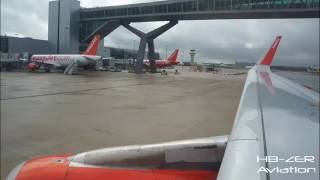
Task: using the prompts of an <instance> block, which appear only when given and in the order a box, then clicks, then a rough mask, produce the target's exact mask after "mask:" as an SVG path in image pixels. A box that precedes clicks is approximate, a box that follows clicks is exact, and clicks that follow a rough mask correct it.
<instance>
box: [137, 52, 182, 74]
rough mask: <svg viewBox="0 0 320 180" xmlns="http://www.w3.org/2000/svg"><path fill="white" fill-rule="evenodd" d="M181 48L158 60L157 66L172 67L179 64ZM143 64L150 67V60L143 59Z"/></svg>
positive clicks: (160, 67)
mask: <svg viewBox="0 0 320 180" xmlns="http://www.w3.org/2000/svg"><path fill="white" fill-rule="evenodd" d="M178 53H179V49H176V50H174V52H173V53H172V54H171V55H170V56H169V57H168V59H165V60H156V61H155V62H156V68H159V69H162V68H166V67H172V66H175V65H177V64H179V61H177V58H178ZM143 65H144V66H145V68H150V60H149V59H145V60H143Z"/></svg>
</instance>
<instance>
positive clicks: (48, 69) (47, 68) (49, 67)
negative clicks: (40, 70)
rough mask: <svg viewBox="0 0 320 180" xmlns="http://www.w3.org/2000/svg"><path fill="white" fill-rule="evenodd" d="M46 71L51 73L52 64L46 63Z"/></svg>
mask: <svg viewBox="0 0 320 180" xmlns="http://www.w3.org/2000/svg"><path fill="white" fill-rule="evenodd" d="M44 71H45V72H47V73H49V72H50V71H51V65H47V64H46V65H44Z"/></svg>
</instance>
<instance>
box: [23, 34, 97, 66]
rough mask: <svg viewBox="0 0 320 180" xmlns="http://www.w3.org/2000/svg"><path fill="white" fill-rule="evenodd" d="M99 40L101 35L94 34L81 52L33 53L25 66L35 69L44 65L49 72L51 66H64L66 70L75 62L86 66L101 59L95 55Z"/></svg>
mask: <svg viewBox="0 0 320 180" xmlns="http://www.w3.org/2000/svg"><path fill="white" fill-rule="evenodd" d="M100 40H101V35H100V34H97V35H95V36H94V38H93V39H92V41H91V42H90V44H89V46H88V48H87V49H86V51H85V52H84V53H83V54H64V55H62V54H57V55H55V54H49V55H33V56H32V57H31V63H29V64H28V65H27V68H28V69H29V70H30V71H35V70H37V69H39V68H40V67H41V66H44V69H45V71H46V72H50V69H51V68H52V67H53V66H54V67H57V68H66V70H68V69H70V68H71V67H72V66H73V65H75V64H76V65H77V66H86V65H88V64H91V63H93V62H95V61H97V60H99V59H101V57H100V56H96V54H97V49H98V46H99V43H100Z"/></svg>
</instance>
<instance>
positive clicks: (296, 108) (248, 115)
mask: <svg viewBox="0 0 320 180" xmlns="http://www.w3.org/2000/svg"><path fill="white" fill-rule="evenodd" d="M280 40H281V37H277V38H276V40H275V42H274V43H273V45H272V46H271V48H270V50H269V51H268V52H267V54H266V56H265V57H264V58H263V59H262V60H261V61H259V62H258V63H257V64H256V65H255V66H254V67H252V68H251V69H250V70H249V72H248V76H247V80H246V83H245V85H244V89H243V92H242V96H241V100H240V104H239V108H238V111H237V114H236V117H235V121H234V125H233V128H232V131H231V135H230V136H217V137H208V138H202V139H192V140H184V141H177V142H167V143H161V144H150V145H134V146H125V147H112V148H105V149H98V150H93V151H89V152H84V153H80V154H75V155H69V154H65V155H55V156H45V157H38V158H34V159H31V160H28V161H25V162H23V163H21V164H20V165H18V166H17V167H16V168H14V170H13V171H12V172H11V173H10V175H9V176H8V180H13V179H17V180H43V179H61V180H84V179H90V180H91V179H114V180H129V179H130V180H132V179H134V180H138V179H139V180H165V179H166V180H167V179H170V180H178V179H179V180H191V179H192V180H200V179H201V180H203V179H205V180H214V179H218V180H300V179H303V180H316V179H319V93H316V92H315V91H312V90H310V89H308V88H305V87H303V86H301V85H299V84H296V83H294V82H292V81H290V80H288V79H285V78H283V77H280V76H279V75H277V74H275V73H272V72H271V71H270V64H271V62H272V59H273V57H274V55H275V53H276V50H277V48H278V45H279V43H280ZM141 126H143V124H141Z"/></svg>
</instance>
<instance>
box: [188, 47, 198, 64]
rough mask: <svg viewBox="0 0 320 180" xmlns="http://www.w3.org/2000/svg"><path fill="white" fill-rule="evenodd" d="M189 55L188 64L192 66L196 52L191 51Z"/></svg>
mask: <svg viewBox="0 0 320 180" xmlns="http://www.w3.org/2000/svg"><path fill="white" fill-rule="evenodd" d="M189 54H190V62H191V64H192V65H194V56H195V55H196V50H195V49H191V50H190V53H189Z"/></svg>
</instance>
